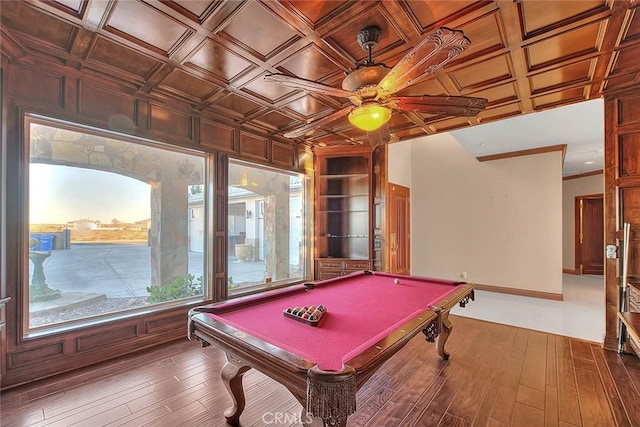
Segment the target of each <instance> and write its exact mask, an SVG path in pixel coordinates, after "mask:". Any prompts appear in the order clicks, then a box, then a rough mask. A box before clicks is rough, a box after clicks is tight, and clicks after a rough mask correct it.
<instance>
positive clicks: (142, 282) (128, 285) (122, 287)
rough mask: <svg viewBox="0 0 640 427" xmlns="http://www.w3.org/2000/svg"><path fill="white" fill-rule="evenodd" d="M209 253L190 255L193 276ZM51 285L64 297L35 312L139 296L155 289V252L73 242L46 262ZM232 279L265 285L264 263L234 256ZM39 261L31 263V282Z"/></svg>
mask: <svg viewBox="0 0 640 427" xmlns="http://www.w3.org/2000/svg"><path fill="white" fill-rule="evenodd" d="M203 257H204V254H203V253H199V252H189V273H190V274H193V275H194V276H196V277H199V276H201V275H202V273H203ZM43 267H44V274H45V278H46V283H47V285H48V286H49V287H50V288H53V289H57V290H59V291H61V292H62V296H61V298H58V299H54V300H51V301H43V302H32V303H31V304H30V310H29V311H30V313H32V314H34V313H37V312H42V311H51V310H56V309H63V308H72V307H77V306H81V305H87V304H93V303H95V302H97V301H101V300H105V299H108V298H139V297H146V296H147V295H148V292H147V286H150V285H151V248H150V247H149V246H147V245H146V244H142V243H138V244H105V243H92V244H86V243H82V244H72V245H71V247H70V249H67V250H53V251H51V256H49V257H48V258H46V260H45V261H44V263H43ZM228 269H229V276H230V277H232V278H233V283H234V285H238V286H240V287H241V286H243V285H245V286H247V285H253V284H259V283H263V282H264V271H265V265H264V261H248V262H239V261H238V260H237V259H236V258H235V257H229V262H228ZM32 276H33V263H32V262H29V281H30V282H31V278H32Z"/></svg>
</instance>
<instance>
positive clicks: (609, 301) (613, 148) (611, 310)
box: [604, 98, 620, 351]
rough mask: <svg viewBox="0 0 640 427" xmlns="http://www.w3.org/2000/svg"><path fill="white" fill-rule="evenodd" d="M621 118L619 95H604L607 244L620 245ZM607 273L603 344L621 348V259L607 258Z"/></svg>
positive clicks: (609, 347) (609, 348)
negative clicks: (619, 342) (618, 137)
mask: <svg viewBox="0 0 640 427" xmlns="http://www.w3.org/2000/svg"><path fill="white" fill-rule="evenodd" d="M617 121H618V114H617V105H616V99H614V98H605V103H604V122H605V132H604V133H605V137H604V190H605V191H604V222H605V225H604V233H605V246H606V245H615V246H617V247H620V242H619V240H618V238H617V235H616V232H617V231H618V198H617V194H616V180H617V178H618V160H617V154H618V146H617V141H616V140H617V134H616V123H617ZM604 274H605V283H606V285H605V337H604V348H605V349H607V350H612V351H616V350H617V349H618V321H617V316H618V310H619V301H618V300H619V288H618V285H619V281H618V274H619V260H618V259H613V258H606V259H605V264H604Z"/></svg>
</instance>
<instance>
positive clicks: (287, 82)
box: [264, 73, 355, 98]
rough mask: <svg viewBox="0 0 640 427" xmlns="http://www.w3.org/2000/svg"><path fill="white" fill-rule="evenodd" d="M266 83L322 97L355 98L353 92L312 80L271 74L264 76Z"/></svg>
mask: <svg viewBox="0 0 640 427" xmlns="http://www.w3.org/2000/svg"><path fill="white" fill-rule="evenodd" d="M264 79H265V80H266V81H269V82H272V83H275V84H277V85H280V86H286V87H290V88H294V89H302V90H306V91H309V92H315V93H321V94H323V95H329V96H337V97H339V98H350V97H352V96H355V94H354V93H353V92H349V91H347V90H343V89H338V88H335V87H332V86H327V85H323V84H322V83H318V82H314V81H312V80H306V79H301V78H299V77H292V76H287V75H286V74H280V73H273V74H267V75H265V76H264Z"/></svg>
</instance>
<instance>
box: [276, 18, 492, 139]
mask: <svg viewBox="0 0 640 427" xmlns="http://www.w3.org/2000/svg"><path fill="white" fill-rule="evenodd" d="M381 36H382V29H381V28H380V27H378V26H375V25H374V26H368V27H366V28H364V29H362V30H360V32H359V33H358V35H357V41H358V44H359V45H360V46H361V47H362V49H364V50H365V51H367V52H368V59H366V60H365V61H364V62H363V63H362V64H359V65H358V66H357V67H356V69H355V70H353V71H351V72H350V73H349V74H347V76H346V77H345V78H344V80H343V81H342V89H339V88H335V87H332V86H327V85H324V84H322V83H318V82H315V81H312V80H306V79H302V78H298V77H292V76H288V75H285V74H280V73H273V74H267V75H266V76H265V77H264V78H265V80H267V81H270V82H273V83H275V84H279V85H282V86H286V87H291V88H295V89H301V90H306V91H309V92H315V93H320V94H324V95H329V96H335V97H339V98H347V99H348V100H349V101H351V104H352V105H349V106H347V107H344V108H342V109H340V110H338V111H336V112H334V113H332V114H329V115H327V116H325V117H322V118H320V119H318V120H315V121H312V122H310V123H307V124H306V125H304V126H301V127H299V128H297V129H294V130H292V131H289V132H287V133H285V134H284V136H285V137H286V138H297V137H300V136H302V135H304V134H306V133H307V132H310V131H312V130H314V129H318V128H319V127H321V126H324V125H325V124H327V123H330V122H332V121H334V120H337V119H338V118H340V117H342V116H345V115H347V114H348V115H349V122H351V124H353V125H354V126H356V127H358V128H360V129H362V130H365V131H367V132H368V134H369V139H370V142H371V145H373V146H374V147H375V146H378V145H382V144H384V143H386V142H388V141H389V139H390V134H389V127H388V126H387V125H386V124H387V122H388V121H389V120H390V119H391V115H392V113H393V110H403V111H409V112H418V113H426V114H433V115H445V116H467V117H468V116H475V115H476V114H478V113H479V112H480V111H482V110H483V109H484V108H485V106H486V104H487V100H486V99H484V98H473V97H468V96H429V95H424V96H394V94H395V93H396V92H398V91H401V90H403V89H405V88H407V87H409V86H411V85H414V84H416V83H418V82H419V81H422V80H423V79H425V78H427V77H428V76H429V75H431V74H432V73H433V72H434V71H436V70H437V69H438V68H441V67H443V66H444V65H446V64H447V63H448V62H449V61H451V60H452V59H453V58H455V57H456V56H458V55H459V54H460V53H462V51H464V50H465V49H466V48H467V47H468V46H469V45H470V44H471V41H470V40H469V39H468V38H467V37H466V36H465V35H464V33H463V32H462V31H459V30H452V29H449V28H446V27H441V28H438V29H437V30H435V31H433V32H431V33H429V34H428V35H427V36H425V37H424V39H422V40H421V41H420V42H419V43H418V44H417V45H416V46H415V47H414V48H413V49H412V50H411V51H410V52H409V53H407V54H406V55H405V56H404V57H403V58H402V59H400V61H398V63H397V64H396V65H395V66H393V67H392V68H389V67H387V66H386V65H384V64H381V63H377V62H374V61H373V59H372V51H373V49H374V48H375V47H376V46H377V45H378V42H379V41H380V37H381Z"/></svg>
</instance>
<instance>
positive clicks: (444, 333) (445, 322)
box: [436, 317, 453, 360]
mask: <svg viewBox="0 0 640 427" xmlns="http://www.w3.org/2000/svg"><path fill="white" fill-rule="evenodd" d="M452 329H453V324H451V321H450V320H449V317H447V318H446V319H442V328H441V330H440V335H438V339H437V340H436V350H437V351H438V354H439V355H440V357H441V358H442V360H448V359H449V353H447V352H446V351H445V349H444V345H445V344H446V342H447V338H449V334H451V330H452Z"/></svg>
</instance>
